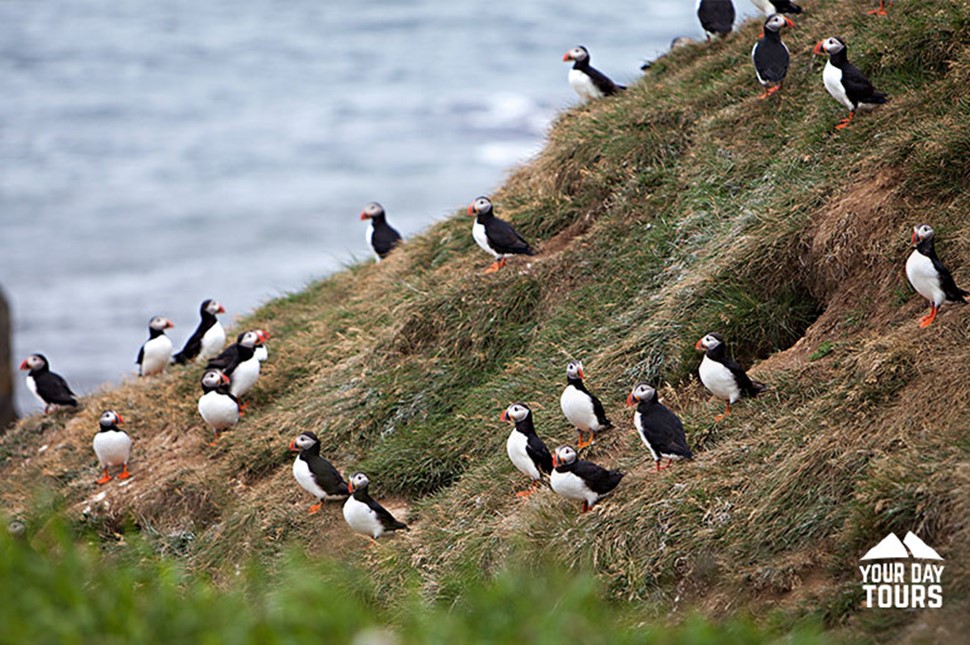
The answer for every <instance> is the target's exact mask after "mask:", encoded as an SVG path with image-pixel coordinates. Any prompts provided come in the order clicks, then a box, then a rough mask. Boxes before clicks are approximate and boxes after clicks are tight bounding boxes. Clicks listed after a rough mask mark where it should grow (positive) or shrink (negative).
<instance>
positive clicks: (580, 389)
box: [559, 361, 613, 450]
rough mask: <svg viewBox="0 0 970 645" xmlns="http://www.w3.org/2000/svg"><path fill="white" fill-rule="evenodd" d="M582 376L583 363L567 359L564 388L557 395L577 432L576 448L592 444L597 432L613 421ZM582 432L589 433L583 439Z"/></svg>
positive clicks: (564, 412)
mask: <svg viewBox="0 0 970 645" xmlns="http://www.w3.org/2000/svg"><path fill="white" fill-rule="evenodd" d="M584 377H585V374H584V373H583V364H582V363H581V362H579V361H569V364H568V365H566V388H565V389H564V390H563V391H562V395H560V397H559V407H560V408H562V413H563V414H564V415H565V416H566V419H567V420H568V421H569V422H570V423H571V424H573V427H575V428H576V430H577V431H578V432H579V443H578V444H576V449H577V450H582V449H583V448H585V447H587V446H589V445H590V444H592V443H593V437H594V436H595V435H596V433H597V432H602V431H603V430H608V429H610V428H612V427H613V423H612V422H611V421H610V420H609V419H607V418H606V410H604V409H603V404H602V403H600V400H599V399H597V398H596V397H595V396H593V394H592V393H591V392H590V391H589V390H587V389H586V386H585V385H584V384H583V378H584ZM584 432H588V433H589V439H583V433H584Z"/></svg>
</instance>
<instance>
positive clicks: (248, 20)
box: [0, 0, 751, 413]
mask: <svg viewBox="0 0 970 645" xmlns="http://www.w3.org/2000/svg"><path fill="white" fill-rule="evenodd" d="M742 5H743V6H742ZM738 6H739V9H742V10H744V11H748V12H749V13H750V11H751V10H750V7H749V6H747V3H744V2H741V3H738ZM680 35H689V36H692V37H695V38H701V30H700V27H699V25H698V24H697V20H696V18H695V16H694V2H693V0H679V1H675V2H673V1H669V0H636V1H631V0H616V1H611V2H589V1H588V0H586V1H580V0H555V1H550V0H533V1H530V2H522V1H510V0H462V1H461V2H445V1H443V0H437V1H435V0H411V1H409V2H401V1H392V0H356V1H354V2H351V1H347V0H325V1H320V0H285V1H284V0H233V1H232V2H229V1H228V0H206V1H205V2H199V1H198V0H191V1H189V0H162V1H160V2H145V1H143V0H0V86H2V88H3V89H2V100H0V287H2V288H3V290H4V291H5V293H6V295H7V297H8V299H9V301H10V305H11V308H12V313H13V318H14V339H13V341H14V357H15V362H14V367H16V365H17V364H19V362H20V360H21V359H22V358H23V357H24V356H26V355H27V354H28V353H32V352H40V353H44V354H46V355H47V357H48V358H49V359H50V361H51V364H52V366H53V369H54V371H57V372H59V373H61V374H62V375H64V376H65V377H66V378H67V379H68V381H69V382H70V383H71V385H72V387H73V388H74V389H75V391H76V392H78V393H82V394H83V393H87V392H90V391H92V390H93V389H95V388H97V387H98V386H99V385H100V384H103V383H109V382H118V381H119V380H121V379H122V378H125V377H126V376H128V377H130V375H132V374H133V373H134V359H135V356H136V354H137V352H138V348H139V346H140V345H141V343H142V342H143V341H144V339H145V338H146V337H147V323H148V320H149V318H150V317H151V316H153V315H156V314H161V315H165V316H167V317H169V318H171V319H172V320H174V321H175V324H176V327H175V329H173V330H171V332H170V335H171V336H172V337H173V340H174V342H175V343H176V345H179V346H180V344H181V342H182V341H184V339H185V338H186V337H187V336H188V334H190V333H191V332H192V330H193V329H194V327H195V325H196V323H197V321H198V313H197V309H198V305H199V303H200V302H201V301H202V300H203V299H205V298H210V297H211V298H216V299H218V300H219V301H220V302H222V303H223V304H224V305H225V306H226V309H227V311H228V316H226V317H224V320H225V321H226V322H231V321H232V319H233V317H234V316H239V315H242V314H245V313H247V312H249V311H251V310H252V309H254V308H255V307H256V306H258V305H259V304H260V303H262V302H265V301H266V300H268V299H270V298H272V297H274V296H276V295H279V294H282V293H286V292H291V291H296V290H299V289H300V288H302V287H303V286H304V285H306V284H307V283H309V282H311V281H313V280H315V279H318V278H320V277H323V276H326V275H327V274H329V273H331V272H333V271H335V270H338V269H340V268H341V267H344V266H346V265H348V264H351V263H353V262H356V261H359V260H362V259H366V258H368V257H370V250H369V249H368V248H367V246H366V243H365V240H364V229H365V223H364V222H361V221H360V220H359V219H358V216H359V213H360V211H361V209H362V208H363V206H364V205H366V204H367V203H368V202H369V201H372V200H374V201H380V202H381V203H383V205H384V207H385V208H386V210H387V212H388V217H389V220H390V221H391V223H392V224H393V225H394V226H396V227H397V228H398V229H399V230H401V232H402V233H403V234H404V235H405V236H407V235H411V234H414V233H416V232H418V231H421V230H422V229H424V228H426V227H427V226H428V225H429V224H430V223H432V222H434V221H436V220H439V219H442V218H444V217H447V216H448V215H450V214H452V213H454V212H455V211H456V209H459V208H463V207H465V206H466V205H467V204H468V203H469V202H470V201H471V200H472V199H473V198H474V197H476V196H477V195H479V194H488V193H489V192H490V191H492V190H493V189H494V188H496V187H497V186H498V185H500V184H501V182H502V180H503V178H504V177H505V176H506V175H507V174H508V172H509V169H510V168H512V167H514V166H515V165H516V164H519V163H521V162H523V161H525V160H527V159H528V158H529V157H530V156H531V155H533V154H535V152H536V151H538V149H539V148H540V147H541V145H542V142H543V139H544V136H545V133H546V131H547V128H548V125H549V123H550V121H551V120H552V118H553V117H554V115H555V114H556V113H557V112H558V111H560V110H563V109H566V108H568V107H570V106H571V105H574V104H575V103H576V97H575V95H574V94H573V93H572V90H571V89H570V88H569V86H568V83H567V81H566V74H567V71H568V67H569V66H568V65H567V64H565V63H563V62H562V60H561V59H562V54H563V53H564V52H565V51H566V50H567V49H569V48H571V47H573V46H575V45H577V44H584V45H586V46H587V47H588V48H589V49H590V51H591V53H592V61H593V65H594V66H595V67H597V68H599V69H601V70H602V71H604V72H606V73H607V74H608V75H610V76H611V77H612V78H613V79H614V80H616V81H617V82H621V83H628V82H633V81H635V80H636V79H637V78H638V77H639V76H640V71H639V66H640V64H641V63H642V62H643V61H644V60H648V59H652V58H654V57H656V56H657V55H658V54H660V53H662V52H663V51H665V50H666V48H667V46H668V44H669V42H670V40H671V38H673V37H675V36H680ZM16 381H17V383H18V387H19V388H20V389H19V391H18V393H17V400H18V407H19V410H20V411H21V413H31V412H35V411H37V410H39V409H40V406H39V404H38V403H37V402H36V401H35V400H34V399H33V398H32V397H31V396H30V395H29V393H27V392H26V391H25V388H24V387H23V382H22V381H23V379H22V378H20V377H19V376H18V377H17V379H16Z"/></svg>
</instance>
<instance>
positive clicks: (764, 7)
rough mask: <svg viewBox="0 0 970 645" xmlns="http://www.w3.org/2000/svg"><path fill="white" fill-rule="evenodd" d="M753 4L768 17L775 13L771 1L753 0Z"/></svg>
mask: <svg viewBox="0 0 970 645" xmlns="http://www.w3.org/2000/svg"><path fill="white" fill-rule="evenodd" d="M751 4H753V5H754V6H755V7H757V8H758V10H759V11H761V12H762V13H763V14H765V15H766V16H770V15H771V14H773V13H775V6H774V5H773V4H771V2H770V1H769V0H751Z"/></svg>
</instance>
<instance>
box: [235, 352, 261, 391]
mask: <svg viewBox="0 0 970 645" xmlns="http://www.w3.org/2000/svg"><path fill="white" fill-rule="evenodd" d="M258 380H259V359H258V358H257V357H256V355H255V354H253V356H252V358H250V359H249V360H248V361H243V362H242V363H240V364H239V365H237V366H236V369H235V370H233V372H232V385H230V386H229V391H230V392H232V393H233V395H234V396H236V397H237V398H238V397H241V396H243V395H245V394H248V393H249V391H250V390H251V389H253V386H254V385H256V381H258Z"/></svg>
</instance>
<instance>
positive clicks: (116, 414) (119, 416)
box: [115, 412, 125, 425]
mask: <svg viewBox="0 0 970 645" xmlns="http://www.w3.org/2000/svg"><path fill="white" fill-rule="evenodd" d="M115 416H116V417H118V425H121V424H122V423H124V422H125V418H124V417H122V416H121V415H120V414H119V413H117V412H115Z"/></svg>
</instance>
